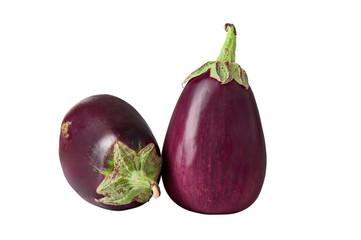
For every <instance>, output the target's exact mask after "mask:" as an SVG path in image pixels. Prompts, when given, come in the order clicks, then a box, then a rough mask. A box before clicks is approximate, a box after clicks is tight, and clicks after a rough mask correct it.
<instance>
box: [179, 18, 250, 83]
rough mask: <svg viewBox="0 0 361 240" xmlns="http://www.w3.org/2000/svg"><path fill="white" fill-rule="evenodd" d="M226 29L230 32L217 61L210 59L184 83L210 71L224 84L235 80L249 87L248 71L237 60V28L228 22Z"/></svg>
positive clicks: (212, 75) (213, 76)
mask: <svg viewBox="0 0 361 240" xmlns="http://www.w3.org/2000/svg"><path fill="white" fill-rule="evenodd" d="M225 30H226V31H227V32H228V34H227V38H226V41H225V42H224V44H223V47H222V50H221V52H220V54H219V56H218V58H217V61H210V62H207V63H205V64H204V65H203V66H201V67H200V68H198V69H197V70H195V71H194V72H192V73H191V74H190V75H189V76H188V77H187V78H186V79H185V80H184V82H183V83H184V84H185V83H187V82H189V81H191V80H192V79H193V78H195V77H197V76H200V75H202V74H204V73H206V72H208V71H210V77H212V78H214V79H216V80H218V81H219V82H221V83H222V84H227V83H229V82H230V81H232V80H234V81H236V82H237V83H239V84H240V85H242V86H244V87H245V88H246V89H248V87H249V85H248V78H247V74H246V71H244V70H243V69H242V68H241V66H239V65H238V64H237V63H236V62H235V53H236V35H237V33H236V28H235V27H234V25H233V24H229V23H227V24H226V25H225Z"/></svg>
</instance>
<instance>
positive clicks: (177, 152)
mask: <svg viewBox="0 0 361 240" xmlns="http://www.w3.org/2000/svg"><path fill="white" fill-rule="evenodd" d="M225 29H226V31H227V32H228V33H227V38H226V41H225V43H224V45H223V47H222V50H221V52H220V55H219V57H218V59H217V61H211V62H207V63H206V64H204V65H203V66H201V67H200V68H198V69H197V70H196V71H194V72H193V73H191V74H190V75H189V76H188V77H187V78H186V80H185V82H184V83H185V84H186V85H185V87H184V89H183V91H182V93H181V95H180V97H179V99H178V102H177V104H176V106H175V109H174V112H173V115H172V117H171V120H170V123H169V126H168V130H167V133H166V137H165V140H164V144H163V151H162V157H163V171H162V179H163V183H164V187H165V190H166V192H167V193H168V195H169V196H170V197H171V199H172V200H173V201H174V202H175V203H177V204H178V205H179V206H181V207H183V208H185V209H188V210H190V211H194V212H198V213H204V214H230V213H236V212H239V211H242V210H244V209H246V208H247V207H249V206H250V205H251V204H252V203H253V202H254V201H255V200H256V199H257V197H258V195H259V194H260V191H261V188H262V185H263V182H264V178H265V173H266V146H265V140H264V135H263V130H262V125H261V120H260V116H259V112H258V108H257V104H256V101H255V97H254V95H253V92H252V90H251V88H250V86H249V84H248V78H247V74H246V72H245V71H244V70H243V69H242V68H241V67H240V66H239V65H238V64H237V63H235V49H236V29H235V27H234V25H232V24H226V25H225Z"/></svg>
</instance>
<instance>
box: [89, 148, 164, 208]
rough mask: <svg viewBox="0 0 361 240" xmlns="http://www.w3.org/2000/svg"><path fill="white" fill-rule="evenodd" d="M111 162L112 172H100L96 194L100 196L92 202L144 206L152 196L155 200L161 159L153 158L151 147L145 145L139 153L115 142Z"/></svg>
mask: <svg viewBox="0 0 361 240" xmlns="http://www.w3.org/2000/svg"><path fill="white" fill-rule="evenodd" d="M113 153H114V156H113V157H114V159H113V161H109V163H112V164H114V166H111V169H112V171H111V172H108V171H102V173H103V174H104V175H105V177H104V179H103V181H102V182H101V183H100V184H99V186H98V188H97V189H96V192H97V193H98V194H102V195H104V197H103V198H100V199H95V201H97V202H101V203H104V204H107V205H115V206H118V205H125V204H129V203H131V202H134V201H137V202H139V203H144V202H147V201H149V199H150V198H151V197H152V196H153V197H155V198H157V197H159V195H160V192H159V186H158V184H157V180H158V177H159V175H160V171H161V166H162V159H161V157H160V156H158V155H157V152H156V148H155V145H154V144H153V143H150V144H148V145H147V146H145V147H144V148H143V149H141V150H140V151H139V152H136V151H135V150H133V149H131V148H129V147H128V146H126V145H125V144H124V143H122V142H120V141H117V142H116V143H115V144H114V150H113Z"/></svg>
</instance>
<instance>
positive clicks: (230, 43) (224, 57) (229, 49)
mask: <svg viewBox="0 0 361 240" xmlns="http://www.w3.org/2000/svg"><path fill="white" fill-rule="evenodd" d="M224 28H225V30H226V32H228V34H227V38H226V41H225V42H224V44H223V47H222V50H221V52H220V54H219V56H218V58H217V61H223V62H235V61H236V35H237V33H236V28H235V27H234V25H233V24H230V23H226V25H225V27H224Z"/></svg>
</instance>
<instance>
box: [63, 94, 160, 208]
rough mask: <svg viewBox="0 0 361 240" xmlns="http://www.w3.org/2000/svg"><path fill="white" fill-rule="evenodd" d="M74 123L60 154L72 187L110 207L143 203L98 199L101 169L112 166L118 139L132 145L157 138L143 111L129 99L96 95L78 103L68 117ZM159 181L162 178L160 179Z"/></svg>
mask: <svg viewBox="0 0 361 240" xmlns="http://www.w3.org/2000/svg"><path fill="white" fill-rule="evenodd" d="M64 123H65V124H66V123H70V124H69V125H68V126H67V129H66V131H64V130H63V131H62V132H61V133H60V142H59V157H60V162H61V166H62V169H63V172H64V175H65V177H66V179H67V181H68V182H69V184H70V185H71V186H72V188H73V189H74V190H75V191H76V192H77V193H78V194H79V195H80V196H81V197H82V198H83V199H85V200H86V201H88V202H89V203H91V204H94V205H97V206H99V207H102V208H106V209H110V210H125V209H130V208H135V207H138V206H140V205H142V204H143V203H139V202H136V201H133V202H131V203H129V204H126V205H120V206H114V205H107V204H104V203H101V202H97V201H95V199H100V198H102V197H104V196H103V195H100V194H97V193H96V189H97V187H98V186H99V184H100V183H101V182H102V180H103V179H104V175H103V174H102V173H101V171H99V169H107V168H109V167H110V166H109V159H111V157H112V151H111V149H112V147H113V145H114V142H115V141H116V140H119V141H122V142H124V143H125V144H126V145H128V146H129V147H131V148H132V149H139V148H143V147H144V146H146V145H148V144H150V143H153V144H154V145H155V147H156V152H157V154H158V155H160V150H159V147H158V145H157V142H156V140H155V138H154V136H153V134H152V132H151V130H150V128H149V126H148V125H147V123H146V122H145V120H144V119H143V118H142V117H141V115H140V114H139V113H138V112H137V111H136V110H135V109H134V108H133V107H132V106H131V105H129V104H128V103H127V102H125V101H123V100H121V99H120V98H117V97H115V96H112V95H95V96H91V97H88V98H86V99H84V100H82V101H81V102H79V103H78V104H76V105H75V106H74V107H73V108H72V109H71V110H70V111H69V112H68V113H67V114H66V116H65V117H64V119H63V121H62V126H63V124H64ZM158 182H159V179H158Z"/></svg>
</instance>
